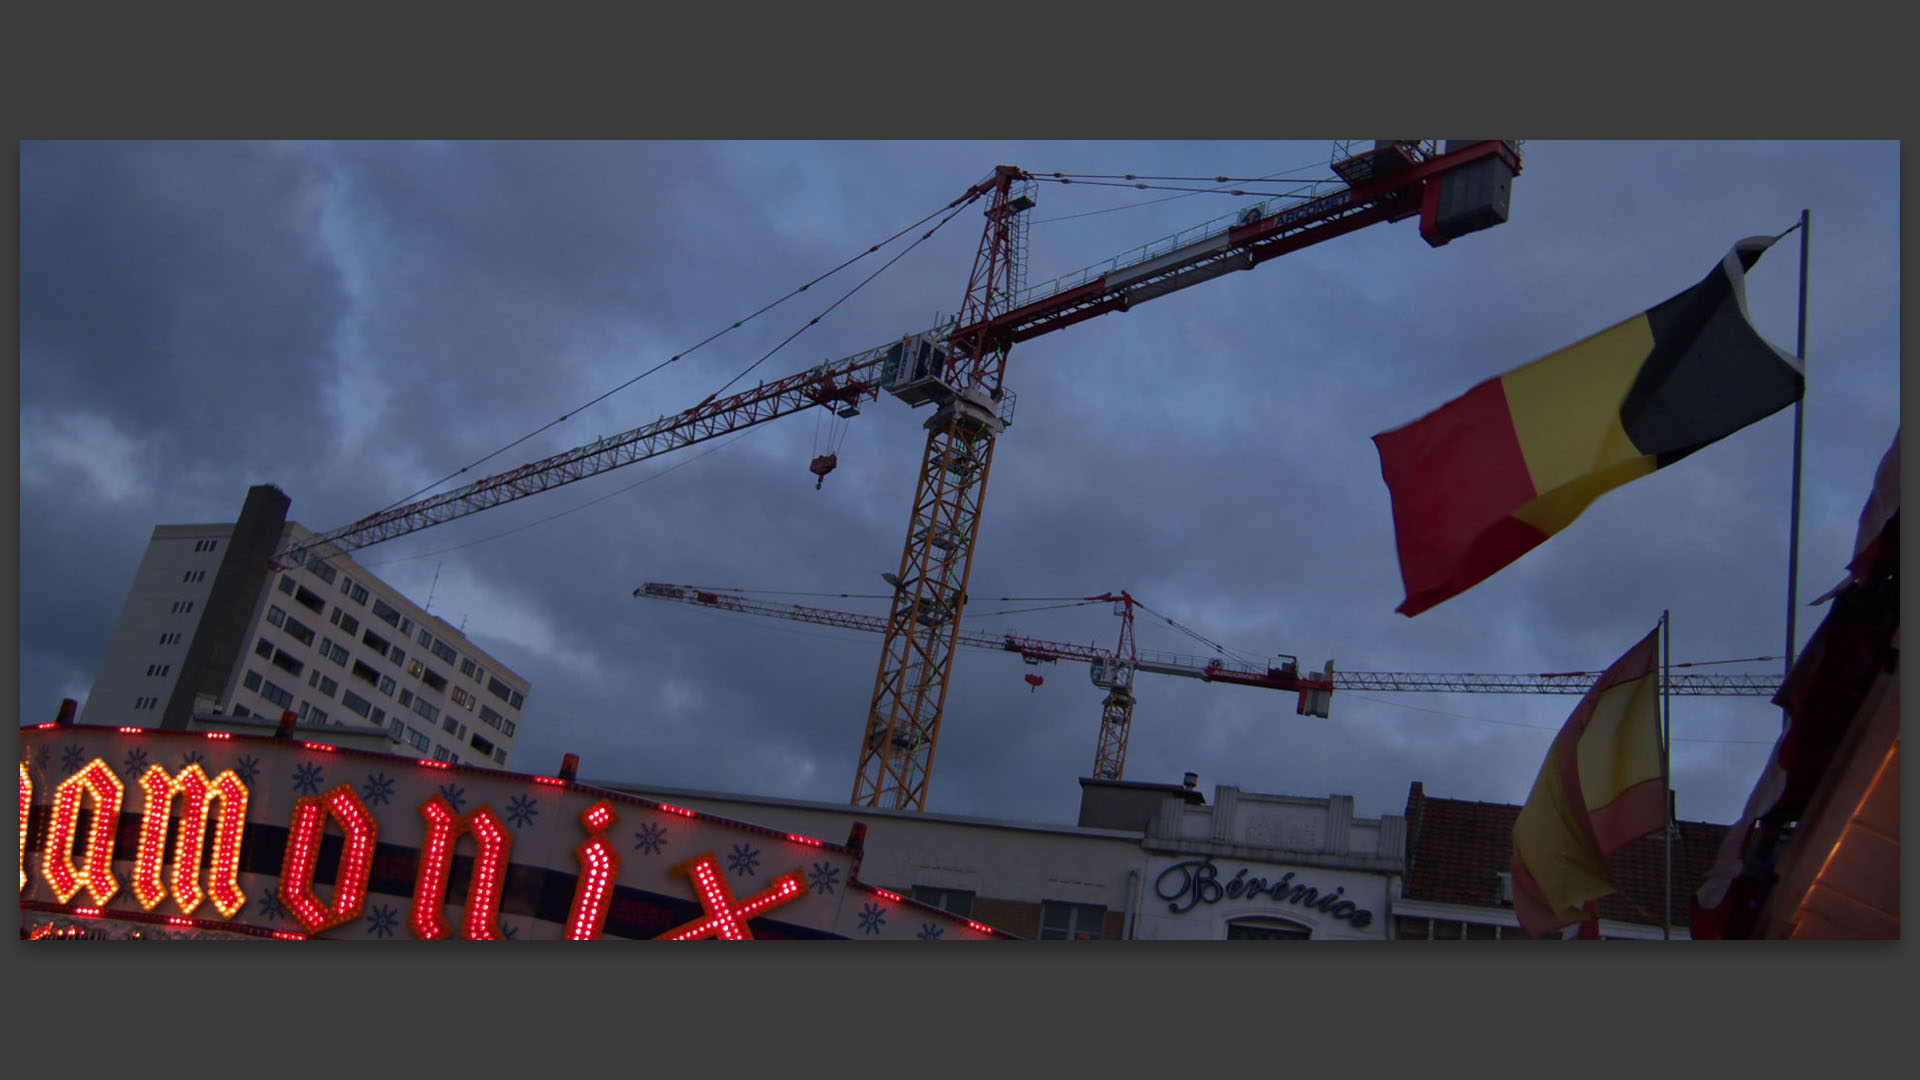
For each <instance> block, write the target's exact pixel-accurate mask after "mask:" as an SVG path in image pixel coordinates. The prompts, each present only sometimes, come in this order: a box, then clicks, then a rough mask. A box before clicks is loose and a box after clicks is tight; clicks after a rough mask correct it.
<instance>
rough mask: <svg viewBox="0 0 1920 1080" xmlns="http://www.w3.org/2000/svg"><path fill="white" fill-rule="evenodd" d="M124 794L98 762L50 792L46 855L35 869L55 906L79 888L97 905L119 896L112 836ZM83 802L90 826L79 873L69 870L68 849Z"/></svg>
mask: <svg viewBox="0 0 1920 1080" xmlns="http://www.w3.org/2000/svg"><path fill="white" fill-rule="evenodd" d="M124 793H125V789H124V788H122V787H121V786H120V778H119V777H117V776H115V775H113V769H111V768H109V767H108V765H107V763H106V762H105V761H102V760H100V759H99V758H94V759H93V760H92V761H89V762H87V766H86V768H84V769H81V770H80V771H79V772H77V773H74V774H73V775H72V776H69V777H67V778H66V779H65V780H63V781H61V782H60V786H59V787H57V788H54V789H53V822H52V826H51V827H50V828H49V829H48V831H47V849H46V855H45V856H44V857H43V858H42V859H41V860H40V869H41V872H42V873H43V874H45V875H46V878H47V884H49V885H51V886H53V895H54V896H55V897H58V898H59V900H60V902H61V903H63V904H64V903H66V902H67V901H69V900H71V899H73V895H74V894H75V893H77V892H79V891H80V889H81V887H82V886H84V887H85V888H86V890H87V892H88V893H90V894H92V896H93V902H94V903H96V904H100V905H105V904H106V902H107V901H108V900H110V899H112V898H113V894H114V893H116V892H118V891H120V881H119V879H118V878H116V877H114V876H113V831H114V827H115V826H117V825H118V824H119V823H120V798H121V796H122V795H123V794H124ZM85 796H92V798H93V821H92V823H91V824H90V825H89V826H88V828H87V854H86V858H85V864H86V865H85V866H84V867H79V866H75V865H74V864H73V843H74V840H75V839H77V838H76V836H75V835H74V834H75V833H76V832H77V831H78V828H79V822H80V800H81V799H82V798H83V797H85ZM22 819H23V820H24V819H25V815H22Z"/></svg>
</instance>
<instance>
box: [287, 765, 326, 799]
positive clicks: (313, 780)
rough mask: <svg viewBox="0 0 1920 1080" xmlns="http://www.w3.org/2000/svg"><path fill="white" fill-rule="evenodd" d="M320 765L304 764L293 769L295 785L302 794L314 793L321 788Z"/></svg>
mask: <svg viewBox="0 0 1920 1080" xmlns="http://www.w3.org/2000/svg"><path fill="white" fill-rule="evenodd" d="M320 783H321V781H320V766H318V765H314V764H311V763H309V764H306V765H302V766H300V767H299V768H297V769H295V770H293V786H294V788H295V789H297V790H298V791H299V792H300V794H302V795H312V794H313V793H315V792H317V791H319V790H320Z"/></svg>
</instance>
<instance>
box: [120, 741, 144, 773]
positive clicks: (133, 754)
mask: <svg viewBox="0 0 1920 1080" xmlns="http://www.w3.org/2000/svg"><path fill="white" fill-rule="evenodd" d="M146 767H147V752H146V750H145V749H143V748H142V747H138V746H136V747H134V748H133V749H131V750H129V751H127V763H126V764H125V765H122V766H121V768H122V769H124V770H125V771H126V774H127V779H129V780H131V779H133V778H134V777H136V776H139V775H140V770H142V769H144V768H146Z"/></svg>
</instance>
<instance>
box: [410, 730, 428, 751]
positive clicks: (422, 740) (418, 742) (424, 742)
mask: <svg viewBox="0 0 1920 1080" xmlns="http://www.w3.org/2000/svg"><path fill="white" fill-rule="evenodd" d="M407 743H408V745H410V746H412V747H413V748H414V749H415V750H425V749H427V748H428V747H430V746H432V745H433V740H432V739H429V738H427V737H426V736H425V735H422V734H421V733H419V732H417V731H415V730H413V729H412V728H408V729H407Z"/></svg>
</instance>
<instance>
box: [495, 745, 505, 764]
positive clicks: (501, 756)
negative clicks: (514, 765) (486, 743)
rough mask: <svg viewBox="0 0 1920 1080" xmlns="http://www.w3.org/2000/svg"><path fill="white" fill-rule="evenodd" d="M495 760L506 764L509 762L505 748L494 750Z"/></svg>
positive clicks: (497, 762)
mask: <svg viewBox="0 0 1920 1080" xmlns="http://www.w3.org/2000/svg"><path fill="white" fill-rule="evenodd" d="M493 760H494V762H495V763H496V764H500V765H505V764H506V763H507V752H506V751H505V750H503V749H502V750H495V751H494V752H493Z"/></svg>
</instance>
